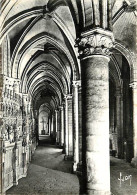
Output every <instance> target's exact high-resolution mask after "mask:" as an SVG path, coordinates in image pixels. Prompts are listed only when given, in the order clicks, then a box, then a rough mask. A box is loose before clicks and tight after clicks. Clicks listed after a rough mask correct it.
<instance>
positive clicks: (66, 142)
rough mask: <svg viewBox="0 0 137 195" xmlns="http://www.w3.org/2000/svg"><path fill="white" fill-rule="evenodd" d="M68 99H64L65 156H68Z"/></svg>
mask: <svg viewBox="0 0 137 195" xmlns="http://www.w3.org/2000/svg"><path fill="white" fill-rule="evenodd" d="M68 152H69V151H68V99H67V97H65V154H66V156H68Z"/></svg>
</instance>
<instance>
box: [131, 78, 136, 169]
mask: <svg viewBox="0 0 137 195" xmlns="http://www.w3.org/2000/svg"><path fill="white" fill-rule="evenodd" d="M130 86H131V87H132V91H133V143H134V157H133V158H132V161H131V164H132V165H133V166H134V167H136V168H137V81H136V82H133V83H132V84H130Z"/></svg>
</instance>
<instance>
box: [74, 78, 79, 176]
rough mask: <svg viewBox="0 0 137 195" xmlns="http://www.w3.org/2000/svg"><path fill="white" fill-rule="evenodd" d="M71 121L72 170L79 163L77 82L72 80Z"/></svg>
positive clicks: (75, 168)
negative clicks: (72, 125)
mask: <svg viewBox="0 0 137 195" xmlns="http://www.w3.org/2000/svg"><path fill="white" fill-rule="evenodd" d="M73 109H74V110H73V112H74V114H73V121H74V133H73V135H74V138H73V155H74V164H73V171H74V172H75V171H76V170H77V164H78V163H79V112H78V111H79V102H78V82H77V81H74V82H73Z"/></svg>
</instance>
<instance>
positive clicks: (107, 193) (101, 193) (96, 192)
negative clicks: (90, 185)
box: [87, 189, 111, 195]
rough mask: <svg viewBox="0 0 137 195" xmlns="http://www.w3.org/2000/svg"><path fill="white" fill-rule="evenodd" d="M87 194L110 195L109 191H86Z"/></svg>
mask: <svg viewBox="0 0 137 195" xmlns="http://www.w3.org/2000/svg"><path fill="white" fill-rule="evenodd" d="M87 194H88V195H93V194H94V195H111V192H110V191H104V190H103V191H102V190H101V191H100V190H92V189H91V190H87Z"/></svg>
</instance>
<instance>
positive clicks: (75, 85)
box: [72, 80, 81, 87]
mask: <svg viewBox="0 0 137 195" xmlns="http://www.w3.org/2000/svg"><path fill="white" fill-rule="evenodd" d="M72 85H73V86H74V87H77V86H81V80H77V81H72Z"/></svg>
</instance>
